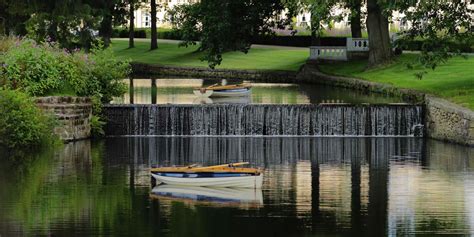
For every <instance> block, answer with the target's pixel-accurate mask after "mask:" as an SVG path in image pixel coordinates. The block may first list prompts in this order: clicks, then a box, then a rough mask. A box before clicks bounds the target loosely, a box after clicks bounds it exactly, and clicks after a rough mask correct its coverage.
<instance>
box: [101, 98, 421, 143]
mask: <svg viewBox="0 0 474 237" xmlns="http://www.w3.org/2000/svg"><path fill="white" fill-rule="evenodd" d="M104 113H105V116H106V118H107V119H108V123H107V126H106V128H105V132H106V134H107V135H110V136H180V135H185V136H423V109H422V107H421V106H417V105H233V104H230V105H107V106H105V108H104Z"/></svg>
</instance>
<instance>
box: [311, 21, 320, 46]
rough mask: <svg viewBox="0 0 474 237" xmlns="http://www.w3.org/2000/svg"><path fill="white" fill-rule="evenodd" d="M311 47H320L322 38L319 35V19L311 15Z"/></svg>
mask: <svg viewBox="0 0 474 237" xmlns="http://www.w3.org/2000/svg"><path fill="white" fill-rule="evenodd" d="M311 45H313V46H320V45H321V38H320V35H319V18H316V17H314V15H313V14H311Z"/></svg>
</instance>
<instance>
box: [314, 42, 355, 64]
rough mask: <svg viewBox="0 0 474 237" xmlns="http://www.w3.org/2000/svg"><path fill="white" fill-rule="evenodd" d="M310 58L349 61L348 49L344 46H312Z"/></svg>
mask: <svg viewBox="0 0 474 237" xmlns="http://www.w3.org/2000/svg"><path fill="white" fill-rule="evenodd" d="M309 59H311V60H318V59H323V60H335V61H347V49H346V47H344V46H311V47H310V56H309Z"/></svg>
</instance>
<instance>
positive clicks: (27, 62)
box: [0, 39, 131, 131]
mask: <svg viewBox="0 0 474 237" xmlns="http://www.w3.org/2000/svg"><path fill="white" fill-rule="evenodd" d="M15 42H16V43H15V44H14V45H13V46H11V47H10V48H9V49H8V50H7V51H6V53H5V54H4V55H3V58H4V63H1V64H0V88H1V87H4V88H8V89H12V90H18V91H22V92H25V93H27V94H29V95H30V96H45V95H57V94H61V95H77V96H89V97H93V98H94V101H96V102H97V103H94V115H95V116H99V117H100V107H101V106H102V103H108V102H110V101H111V100H112V97H115V96H121V95H123V94H124V93H125V92H126V86H125V84H124V83H123V82H122V80H123V79H124V78H126V77H127V76H128V74H129V73H130V72H131V67H130V64H129V62H128V61H123V60H118V59H117V58H116V57H115V56H114V54H113V51H112V50H111V49H103V47H102V45H96V46H94V47H92V48H91V49H90V52H89V53H84V52H81V51H79V50H75V51H73V52H68V51H66V50H62V49H60V48H59V47H58V45H57V44H54V43H47V44H40V45H38V44H36V43H34V42H33V41H31V40H27V39H25V40H19V39H16V41H15ZM96 120H97V121H96V122H97V123H96V125H97V126H101V125H102V124H101V123H99V118H97V119H96ZM96 131H99V129H96Z"/></svg>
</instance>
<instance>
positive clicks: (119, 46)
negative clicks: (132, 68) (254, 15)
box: [112, 40, 309, 71]
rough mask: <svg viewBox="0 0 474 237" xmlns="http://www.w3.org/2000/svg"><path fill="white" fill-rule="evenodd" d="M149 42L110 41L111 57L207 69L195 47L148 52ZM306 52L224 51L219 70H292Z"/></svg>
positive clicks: (164, 45)
mask: <svg viewBox="0 0 474 237" xmlns="http://www.w3.org/2000/svg"><path fill="white" fill-rule="evenodd" d="M149 47H150V43H149V42H148V41H147V42H140V41H135V48H133V49H128V41H126V40H114V41H113V42H112V49H113V50H114V51H115V55H117V56H118V57H119V58H122V59H131V60H132V61H134V62H141V63H150V64H162V65H175V66H188V67H207V62H204V61H201V60H200V58H201V57H202V55H203V54H202V53H196V52H195V50H196V49H197V46H192V47H188V48H185V47H178V45H177V44H173V43H158V47H159V48H158V50H153V51H150V50H149ZM308 57H309V50H308V49H306V48H302V49H295V48H285V47H265V48H263V47H262V48H257V47H255V48H252V49H251V50H250V51H249V52H248V53H247V54H244V53H242V52H228V53H225V54H224V55H223V60H222V64H221V65H219V66H217V67H216V68H221V69H259V70H290V71H296V70H298V69H299V68H300V66H301V65H303V64H304V63H305V62H306V59H307V58H308Z"/></svg>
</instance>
